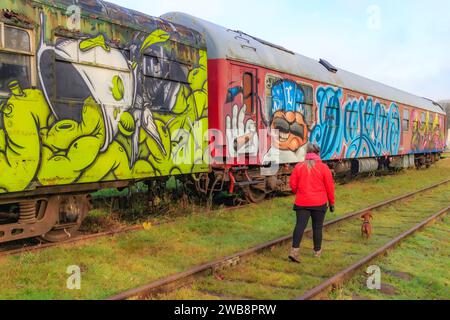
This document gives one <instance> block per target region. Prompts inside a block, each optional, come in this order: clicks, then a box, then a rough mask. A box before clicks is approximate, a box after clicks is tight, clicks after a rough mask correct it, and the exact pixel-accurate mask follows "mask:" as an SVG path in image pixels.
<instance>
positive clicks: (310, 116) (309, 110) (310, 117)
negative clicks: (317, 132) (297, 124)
mask: <svg viewBox="0 0 450 320" xmlns="http://www.w3.org/2000/svg"><path fill="white" fill-rule="evenodd" d="M304 110H305V121H306V124H307V125H308V126H310V125H312V124H313V123H314V120H315V114H314V108H313V106H312V105H309V104H307V105H305V109H304Z"/></svg>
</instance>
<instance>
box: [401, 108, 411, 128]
mask: <svg viewBox="0 0 450 320" xmlns="http://www.w3.org/2000/svg"><path fill="white" fill-rule="evenodd" d="M405 112H408V118H407V119H406V118H405V115H406V113H405ZM405 121H407V122H405ZM406 123H407V125H406ZM410 126H411V110H409V109H408V108H404V109H403V119H402V127H403V132H409V129H410Z"/></svg>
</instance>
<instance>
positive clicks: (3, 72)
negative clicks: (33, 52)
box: [0, 52, 31, 96]
mask: <svg viewBox="0 0 450 320" xmlns="http://www.w3.org/2000/svg"><path fill="white" fill-rule="evenodd" d="M30 73H31V66H30V57H29V56H25V55H20V54H15V53H6V52H0V95H4V96H5V95H9V89H8V85H9V84H10V83H11V82H12V81H15V80H17V81H19V83H20V85H21V86H22V87H23V88H27V87H29V86H30V79H31V74H30Z"/></svg>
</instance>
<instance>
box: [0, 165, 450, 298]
mask: <svg viewBox="0 0 450 320" xmlns="http://www.w3.org/2000/svg"><path fill="white" fill-rule="evenodd" d="M449 169H450V161H449V160H445V161H441V162H439V163H438V164H436V165H434V166H432V167H431V168H430V169H428V170H419V171H416V170H412V171H405V172H401V173H399V174H397V175H395V176H385V177H373V178H368V179H365V180H361V181H356V182H351V183H349V184H346V185H342V186H337V213H336V214H333V215H331V214H328V217H327V218H328V219H334V218H336V217H337V216H340V215H343V214H345V213H348V212H350V211H354V210H357V209H361V208H364V207H367V206H368V205H369V204H373V203H377V202H380V201H382V200H385V199H389V198H393V197H395V196H398V195H401V194H405V193H408V192H411V191H414V190H418V189H421V188H423V187H426V186H429V185H431V184H434V183H437V182H440V181H442V180H444V179H446V178H450V170H449ZM292 201H293V197H287V198H278V199H273V200H269V201H267V202H265V203H263V204H261V205H253V206H251V207H245V208H243V209H241V210H236V211H232V212H225V211H224V212H220V211H219V212H210V213H205V212H198V213H195V214H192V215H190V216H188V217H184V218H180V219H178V220H177V221H176V222H174V223H171V224H167V225H162V226H159V227H155V228H152V229H150V230H147V231H139V232H135V233H130V234H126V235H119V236H116V237H113V238H111V237H108V238H102V239H97V240H93V241H87V242H84V243H77V244H67V245H63V246H60V247H57V248H52V249H48V250H44V251H40V252H36V253H28V254H22V255H19V256H12V257H3V258H0V268H1V270H2V273H1V275H0V283H2V288H1V290H0V298H1V299H103V298H106V297H109V296H111V295H113V294H116V293H119V292H122V291H126V290H128V289H131V288H134V287H138V286H140V285H143V284H146V283H148V282H151V281H153V280H157V279H159V278H162V277H165V276H168V275H170V274H173V273H177V272H181V271H184V270H186V269H188V268H190V267H193V266H195V265H199V264H201V263H205V262H207V261H211V260H214V259H216V258H219V257H222V256H226V255H230V254H233V253H235V252H238V251H242V250H244V249H247V248H249V247H253V246H255V245H257V244H260V243H263V242H267V241H270V240H273V239H276V238H278V237H280V236H284V235H286V234H289V233H291V232H292V228H293V224H294V214H293V212H292ZM283 257H284V256H283ZM283 257H280V258H283ZM72 265H77V266H79V267H80V268H81V270H82V275H81V276H82V278H81V280H82V281H81V290H68V289H67V288H66V282H67V278H68V275H67V273H66V271H67V267H69V266H72Z"/></svg>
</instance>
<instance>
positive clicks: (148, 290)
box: [107, 179, 450, 300]
mask: <svg viewBox="0 0 450 320" xmlns="http://www.w3.org/2000/svg"><path fill="white" fill-rule="evenodd" d="M449 182H450V179H447V180H445V181H442V182H440V183H437V184H434V185H432V186H429V187H426V188H423V189H420V190H417V191H413V192H410V193H407V194H404V195H401V196H398V197H395V198H392V199H389V200H386V201H382V202H380V203H377V204H374V205H371V206H369V207H367V208H364V209H361V210H358V211H355V212H352V213H349V214H347V215H344V216H342V217H339V218H337V219H334V220H331V221H328V222H326V223H325V224H324V227H330V226H332V225H335V224H338V223H340V222H342V221H345V220H349V219H352V218H354V217H356V216H359V215H361V214H363V213H366V212H367V211H371V210H374V209H378V208H381V207H384V206H387V205H390V204H392V203H395V202H398V201H401V200H404V199H407V198H411V197H413V196H415V195H417V194H419V193H423V192H426V191H429V190H432V189H435V188H437V187H440V186H442V185H444V184H447V183H449ZM311 233H312V229H311V228H309V229H308V230H306V231H305V234H311ZM291 240H292V235H288V236H285V237H282V238H279V239H276V240H273V241H270V242H267V243H264V244H261V245H258V246H256V247H253V248H251V249H248V250H245V251H242V252H239V253H237V254H234V255H231V256H228V257H225V258H221V259H218V260H215V261H212V262H209V263H206V264H202V265H199V266H196V267H194V268H191V269H189V270H187V271H184V272H181V273H177V274H173V275H170V276H168V277H165V278H162V279H160V280H157V281H154V282H151V283H149V284H147V285H144V286H141V287H138V288H135V289H132V290H129V291H126V292H123V293H120V294H118V295H115V296H112V297H109V298H108V299H107V300H126V299H131V298H145V297H148V296H151V295H154V294H157V293H164V292H168V291H171V290H173V289H176V288H179V287H183V286H186V285H187V284H189V283H191V282H193V281H194V280H195V278H197V277H201V276H204V275H210V274H213V273H214V272H215V271H216V270H220V269H221V268H224V267H227V266H230V265H236V264H237V263H239V262H240V261H243V260H245V258H247V257H249V256H251V255H254V254H256V253H259V252H263V251H265V250H268V249H271V248H273V247H276V246H280V245H283V244H285V243H286V242H289V241H291Z"/></svg>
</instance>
